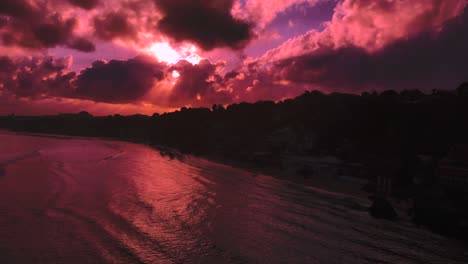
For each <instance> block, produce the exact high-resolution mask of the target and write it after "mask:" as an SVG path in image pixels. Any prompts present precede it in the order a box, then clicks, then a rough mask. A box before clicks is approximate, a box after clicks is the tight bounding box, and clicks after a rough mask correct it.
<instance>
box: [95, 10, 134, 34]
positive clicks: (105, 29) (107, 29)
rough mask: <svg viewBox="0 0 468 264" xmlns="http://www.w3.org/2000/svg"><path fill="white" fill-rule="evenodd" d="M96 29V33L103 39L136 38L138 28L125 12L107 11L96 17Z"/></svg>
mask: <svg viewBox="0 0 468 264" xmlns="http://www.w3.org/2000/svg"><path fill="white" fill-rule="evenodd" d="M94 29H95V31H96V35H97V36H98V37H99V38H101V39H103V40H111V39H114V38H117V37H119V38H123V39H133V38H136V30H135V29H134V28H133V26H132V25H131V24H130V23H129V21H128V20H127V15H126V14H124V13H115V12H111V13H107V14H105V15H103V16H101V17H95V18H94Z"/></svg>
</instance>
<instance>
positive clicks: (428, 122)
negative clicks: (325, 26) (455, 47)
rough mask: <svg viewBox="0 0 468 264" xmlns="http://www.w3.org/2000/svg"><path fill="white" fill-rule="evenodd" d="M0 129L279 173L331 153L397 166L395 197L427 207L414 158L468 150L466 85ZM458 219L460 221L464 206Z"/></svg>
mask: <svg viewBox="0 0 468 264" xmlns="http://www.w3.org/2000/svg"><path fill="white" fill-rule="evenodd" d="M0 128H6V129H11V130H15V131H26V132H34V133H53V134H66V135H74V136H93V137H106V138H117V139H124V140H131V141H138V142H144V143H148V144H155V145H163V146H167V147H172V148H176V149H178V150H180V151H181V152H182V153H192V154H200V155H207V156H216V157H223V158H227V159H232V160H237V161H245V162H256V164H257V165H259V166H269V167H278V168H280V167H281V162H280V160H281V157H282V156H284V155H288V154H291V155H312V156H325V155H333V156H336V157H338V158H340V159H342V160H345V161H350V162H358V163H361V164H364V165H365V166H364V167H365V168H371V167H374V168H376V170H371V169H369V170H367V173H368V174H369V177H370V178H372V177H373V175H372V174H378V173H379V172H378V170H382V171H386V170H387V166H397V169H396V170H395V173H394V174H395V175H394V177H395V179H396V181H395V186H394V189H395V192H394V194H395V195H396V196H398V197H400V198H402V199H407V198H413V199H415V200H417V201H420V200H422V201H423V202H421V203H420V204H419V205H421V204H424V203H425V202H424V201H428V200H427V199H426V200H425V199H423V198H421V197H426V196H430V194H429V193H428V190H432V189H431V186H433V185H434V184H435V180H434V178H435V177H434V174H433V170H431V169H429V170H427V171H426V172H421V170H420V160H419V159H418V156H419V155H426V156H429V157H431V160H432V161H431V165H429V166H432V167H435V166H436V164H437V162H438V160H440V159H441V158H442V157H444V156H445V155H446V154H447V152H448V150H449V148H450V146H451V145H453V144H468V83H464V84H462V85H460V87H458V89H456V90H453V91H447V90H434V91H433V92H432V93H431V94H424V93H422V92H420V91H418V90H404V91H402V92H396V91H393V90H389V91H384V92H381V93H376V92H373V93H363V94H361V95H355V94H343V93H331V94H328V95H327V94H323V93H321V92H319V91H308V92H305V93H304V94H302V95H301V96H299V97H296V98H294V99H287V100H284V101H281V102H277V103H275V102H272V101H260V102H256V103H239V104H232V105H229V106H227V107H224V106H222V105H213V107H212V108H211V109H208V108H186V107H183V108H181V109H180V110H178V111H175V112H171V113H164V114H162V115H159V114H154V115H153V116H144V115H133V116H121V115H113V116H99V117H94V116H92V115H90V114H89V113H87V112H81V113H78V114H61V115H56V116H41V117H38V116H14V115H10V116H5V117H1V118H0ZM257 156H262V157H263V158H262V159H256V157H257ZM383 164H385V165H383ZM389 164H390V165H389ZM392 164H393V165H392ZM417 174H423V175H422V176H421V177H420V178H421V179H422V184H421V185H416V184H415V183H414V180H413V179H414V176H415V175H417ZM421 186H424V187H421ZM460 199H462V201H468V200H467V199H466V196H464V195H459V196H457V197H456V198H455V200H457V203H460ZM461 204H463V203H461ZM464 204H466V203H464ZM420 207H421V206H420ZM426 209H427V208H426ZM429 210H430V209H429ZM421 212H423V213H421ZM427 212H428V211H427V210H426V211H424V210H423V211H421V210H419V219H426V220H421V223H423V224H424V223H428V222H430V221H429V220H427V217H426V218H425V217H424V214H426V213H427ZM415 213H418V210H415ZM463 214H464V215H463V217H465V219H468V217H467V215H466V209H465V210H464V211H463ZM415 218H417V217H415ZM439 224H440V223H439ZM447 224H450V223H447Z"/></svg>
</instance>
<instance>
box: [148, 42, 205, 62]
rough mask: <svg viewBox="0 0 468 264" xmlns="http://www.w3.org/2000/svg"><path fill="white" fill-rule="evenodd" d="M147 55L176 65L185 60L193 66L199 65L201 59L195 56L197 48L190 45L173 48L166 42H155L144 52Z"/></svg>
mask: <svg viewBox="0 0 468 264" xmlns="http://www.w3.org/2000/svg"><path fill="white" fill-rule="evenodd" d="M145 51H146V52H147V53H148V54H149V55H151V56H153V57H156V58H157V59H158V60H159V61H162V62H165V63H167V64H176V63H177V62H178V61H180V60H186V61H188V62H190V63H191V64H193V65H196V64H199V63H200V61H201V60H203V59H204V58H202V57H201V56H200V55H198V54H197V51H198V49H197V47H195V46H194V45H191V44H186V45H182V46H180V47H178V48H177V49H176V48H173V47H172V46H171V45H170V44H169V43H168V42H156V43H153V44H151V45H150V47H149V48H147V49H146V50H145Z"/></svg>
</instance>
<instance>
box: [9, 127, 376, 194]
mask: <svg viewBox="0 0 468 264" xmlns="http://www.w3.org/2000/svg"><path fill="white" fill-rule="evenodd" d="M1 132H7V133H13V134H17V135H25V136H35V137H49V138H57V139H86V140H107V141H119V142H126V143H134V144H140V145H145V146H147V147H150V148H153V149H155V150H156V151H160V152H161V151H163V150H167V151H168V152H171V153H178V155H183V156H185V155H189V156H193V157H196V158H202V159H206V160H208V161H211V162H215V163H219V164H222V165H226V166H230V167H234V168H239V169H243V170H246V171H248V172H251V173H252V174H254V175H255V174H258V175H260V174H262V175H267V176H271V177H274V178H277V179H281V180H286V181H290V182H293V183H296V184H301V185H304V186H307V187H309V188H313V189H320V190H322V191H326V192H330V193H338V194H341V195H346V196H352V197H354V198H358V199H367V197H368V193H367V192H365V191H364V190H362V187H363V183H362V182H356V181H352V180H350V179H344V178H340V177H333V178H330V177H324V176H322V177H321V176H308V177H304V176H302V175H299V174H294V173H291V172H289V173H287V172H286V171H284V170H280V169H277V168H272V167H268V166H264V167H260V166H256V165H254V164H252V163H251V162H246V161H237V160H233V159H229V158H225V157H222V156H214V155H198V154H192V153H188V154H183V153H181V152H180V151H179V150H178V149H176V148H173V147H168V146H164V145H156V144H150V143H148V142H144V141H141V140H132V139H125V138H111V137H87V136H74V135H67V134H48V133H33V132H23V131H12V130H8V129H1V130H0V133H1Z"/></svg>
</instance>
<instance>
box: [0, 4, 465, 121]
mask: <svg viewBox="0 0 468 264" xmlns="http://www.w3.org/2000/svg"><path fill="white" fill-rule="evenodd" d="M466 5H467V1H466V0H339V1H338V0H275V1H265V0H1V1H0V115H5V114H11V113H15V114H20V115H44V114H59V113H70V112H79V111H88V112H90V113H91V114H94V115H110V114H117V113H119V114H136V113H141V114H152V113H155V112H158V113H163V112H169V111H173V110H176V109H179V108H181V107H184V106H185V107H211V106H212V105H213V104H222V105H227V104H232V103H239V102H255V101H259V100H273V101H280V100H284V99H287V98H291V97H295V96H298V95H300V94H302V93H303V92H304V91H306V90H320V91H323V92H326V93H331V92H346V93H357V94H359V93H361V92H364V91H383V90H388V89H393V90H403V89H420V90H422V91H424V92H428V93H429V92H431V91H432V90H433V89H455V88H456V87H457V86H458V85H459V84H460V83H462V82H463V81H468V63H467V62H468V51H467V50H466V47H468V11H467V10H466V9H467V8H466Z"/></svg>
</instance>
